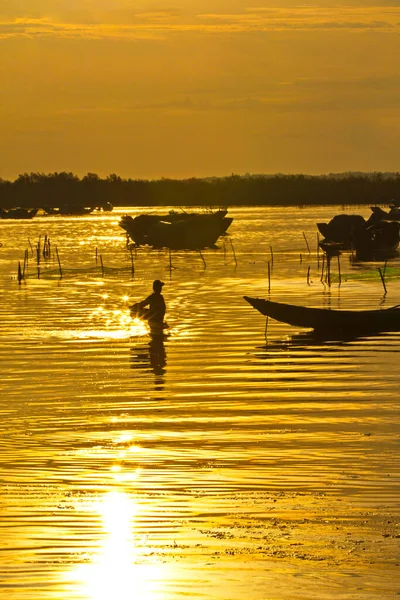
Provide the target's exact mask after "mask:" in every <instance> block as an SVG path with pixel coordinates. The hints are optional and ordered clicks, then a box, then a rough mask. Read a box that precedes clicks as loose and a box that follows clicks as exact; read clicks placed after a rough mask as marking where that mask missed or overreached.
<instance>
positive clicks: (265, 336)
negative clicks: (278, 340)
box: [264, 315, 268, 343]
mask: <svg viewBox="0 0 400 600" xmlns="http://www.w3.org/2000/svg"><path fill="white" fill-rule="evenodd" d="M267 332H268V315H267V318H266V319H265V330H264V338H265V341H266V343H268V340H267Z"/></svg>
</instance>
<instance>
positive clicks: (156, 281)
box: [153, 279, 165, 287]
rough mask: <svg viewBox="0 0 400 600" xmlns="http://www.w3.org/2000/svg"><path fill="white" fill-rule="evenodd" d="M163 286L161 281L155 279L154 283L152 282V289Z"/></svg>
mask: <svg viewBox="0 0 400 600" xmlns="http://www.w3.org/2000/svg"><path fill="white" fill-rule="evenodd" d="M163 285H165V283H164V282H163V281H160V280H159V279H156V280H155V281H153V287H154V286H155V287H162V286H163Z"/></svg>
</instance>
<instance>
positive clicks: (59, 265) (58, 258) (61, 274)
mask: <svg viewBox="0 0 400 600" xmlns="http://www.w3.org/2000/svg"><path fill="white" fill-rule="evenodd" d="M56 256H57V261H58V268H59V269H60V279H62V276H63V273H62V268H61V261H60V256H59V254H58V248H57V246H56Z"/></svg>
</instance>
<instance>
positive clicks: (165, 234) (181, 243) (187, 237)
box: [119, 211, 233, 250]
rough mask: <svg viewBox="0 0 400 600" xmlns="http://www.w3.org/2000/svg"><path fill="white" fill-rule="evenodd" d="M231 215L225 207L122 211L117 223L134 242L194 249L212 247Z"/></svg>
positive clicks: (153, 245)
mask: <svg viewBox="0 0 400 600" xmlns="http://www.w3.org/2000/svg"><path fill="white" fill-rule="evenodd" d="M232 220H233V219H231V218H228V217H226V211H217V212H215V213H212V212H210V213H182V214H180V213H169V214H168V215H154V214H143V215H139V216H137V217H135V218H132V217H131V216H129V215H124V216H123V217H122V218H121V220H120V222H119V225H120V227H122V229H124V230H125V231H126V232H127V233H128V235H129V237H130V238H131V239H132V241H133V242H135V244H138V245H146V244H147V245H149V246H152V247H153V248H171V249H174V250H179V249H194V250H199V249H201V248H210V247H213V246H214V245H215V243H216V241H217V240H218V238H219V237H220V236H221V235H223V234H224V233H225V232H226V230H227V228H228V227H229V225H230V224H231V223H232Z"/></svg>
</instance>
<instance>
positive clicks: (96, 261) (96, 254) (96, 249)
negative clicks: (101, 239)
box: [95, 246, 99, 265]
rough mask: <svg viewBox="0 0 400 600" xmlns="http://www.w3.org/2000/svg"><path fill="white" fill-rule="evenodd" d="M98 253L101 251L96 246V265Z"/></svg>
mask: <svg viewBox="0 0 400 600" xmlns="http://www.w3.org/2000/svg"><path fill="white" fill-rule="evenodd" d="M98 254H99V251H98V250H97V246H96V254H95V256H96V265H97V260H98Z"/></svg>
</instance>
